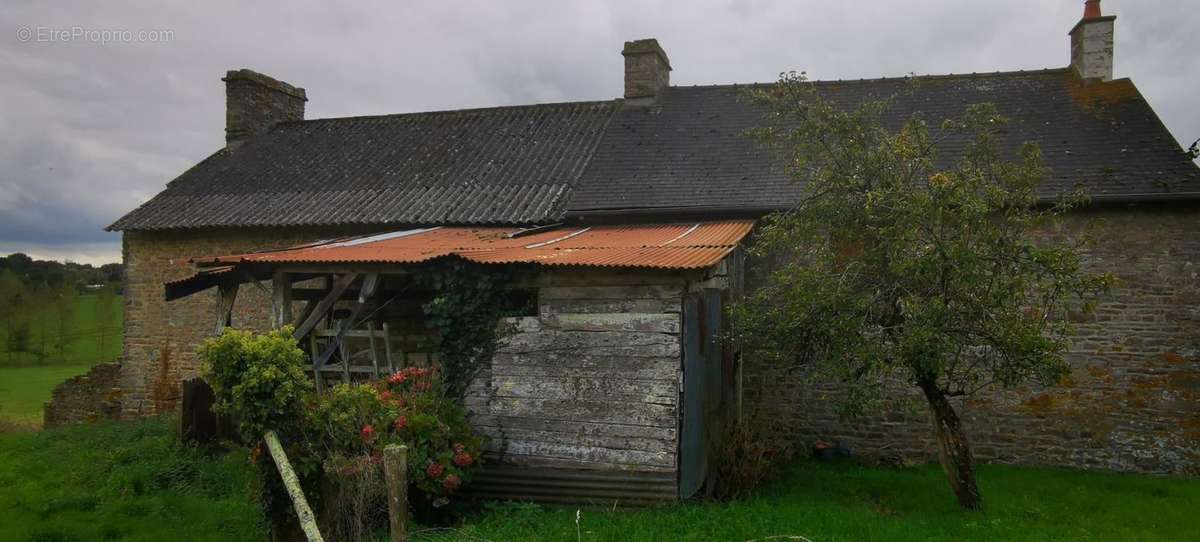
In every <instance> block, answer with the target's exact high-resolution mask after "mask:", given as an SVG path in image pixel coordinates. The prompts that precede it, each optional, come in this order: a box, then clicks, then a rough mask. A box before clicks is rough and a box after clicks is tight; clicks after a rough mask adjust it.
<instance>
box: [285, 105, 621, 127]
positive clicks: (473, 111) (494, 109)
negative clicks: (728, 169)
mask: <svg viewBox="0 0 1200 542" xmlns="http://www.w3.org/2000/svg"><path fill="white" fill-rule="evenodd" d="M618 103H619V100H589V101H577V102H545V103H534V104H520V105H498V106H490V107H468V108H464V109H439V110H434V111H412V112H408V113H382V114H375V115H352V116H348V117H324V118H319V119H304V120H292V121H286V122H280V123H278V124H276V125H275V126H276V127H281V126H297V125H305V124H318V123H329V122H339V121H353V120H376V119H392V118H396V119H399V118H420V117H430V116H442V115H485V114H491V113H503V112H509V111H522V110H532V109H548V110H568V109H586V108H589V107H614V108H615V107H616V106H617V104H618Z"/></svg>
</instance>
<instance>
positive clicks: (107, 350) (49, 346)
mask: <svg viewBox="0 0 1200 542" xmlns="http://www.w3.org/2000/svg"><path fill="white" fill-rule="evenodd" d="M78 299H79V302H78V304H77V305H76V307H75V310H74V311H73V313H72V318H71V325H70V326H68V329H67V332H66V333H65V334H62V335H60V334H59V333H58V325H57V320H56V319H55V318H54V315H53V314H50V313H49V312H45V313H39V314H34V315H31V318H30V320H31V322H32V326H31V335H32V337H31V340H30V344H31V345H32V348H31V349H32V350H38V349H39V348H40V347H41V344H42V342H41V341H42V337H43V335H44V336H45V339H46V342H45V352H46V355H45V358H43V359H40V360H39V359H38V355H37V354H36V353H30V352H9V351H7V349H5V345H7V344H8V341H7V339H8V337H7V336H6V333H5V329H4V326H0V427H2V426H4V425H6V424H5V422H7V424H9V425H12V424H15V425H17V426H20V427H37V426H40V425H41V423H42V404H43V403H45V402H46V401H48V400H50V392H52V391H53V390H54V387H55V386H57V385H58V384H59V383H60V382H62V381H63V380H66V379H68V378H71V377H72V376H75V375H80V374H83V373H86V372H87V370H88V369H89V368H91V367H92V366H93V365H95V364H97V363H101V362H105V361H112V360H115V359H117V358H118V357H119V356H120V355H121V335H122V333H123V332H124V322H123V315H124V311H122V310H121V304H122V299H121V298H120V297H119V296H118V297H115V298H110V299H112V301H111V303H112V305H110V306H109V307H108V308H107V310H105V307H102V306H101V305H102V304H101V303H99V301H100V299H102V298H101V297H100V296H97V295H81V296H79V298H78ZM60 342H62V354H61V355H60V354H59V347H58V345H59V343H60Z"/></svg>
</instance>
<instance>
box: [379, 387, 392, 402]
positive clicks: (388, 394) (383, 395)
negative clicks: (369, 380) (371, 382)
mask: <svg viewBox="0 0 1200 542" xmlns="http://www.w3.org/2000/svg"><path fill="white" fill-rule="evenodd" d="M379 398H380V399H382V400H383V401H384V402H387V401H391V400H392V392H390V391H387V390H384V392H383V393H381V394H379Z"/></svg>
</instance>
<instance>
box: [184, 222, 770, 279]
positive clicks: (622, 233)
mask: <svg viewBox="0 0 1200 542" xmlns="http://www.w3.org/2000/svg"><path fill="white" fill-rule="evenodd" d="M753 227H754V221H753V220H727V221H718V222H699V223H694V222H693V223H679V224H637V225H604V226H571V227H560V228H554V229H550V230H546V231H541V232H535V233H531V234H528V235H518V236H515V237H514V236H513V233H515V232H516V230H515V229H513V228H464V227H454V228H448V227H442V228H426V229H417V230H405V231H398V232H391V233H385V234H379V235H371V236H365V237H358V238H352V239H345V240H338V241H331V242H326V243H320V244H311V245H305V246H300V247H294V248H291V249H285V250H276V251H270V252H260V253H253V254H236V255H232V256H218V257H213V258H199V259H196V260H195V261H196V262H197V263H200V264H207V265H220V264H225V265H227V264H231V263H395V264H404V263H418V262H424V261H428V260H432V259H434V258H440V257H443V256H449V255H457V256H459V257H462V258H464V259H467V260H471V261H475V262H479V263H489V264H499V263H532V264H540V265H579V266H605V267H643V268H657V269H697V268H704V267H708V266H710V265H713V264H716V263H717V262H719V261H721V259H722V258H724V257H725V256H726V255H727V254H729V252H730V251H732V250H733V249H734V247H736V246H737V244H738V243H739V242H741V240H742V239H743V238H744V237H745V236H746V235H747V234H748V233H750V230H751V228H753Z"/></svg>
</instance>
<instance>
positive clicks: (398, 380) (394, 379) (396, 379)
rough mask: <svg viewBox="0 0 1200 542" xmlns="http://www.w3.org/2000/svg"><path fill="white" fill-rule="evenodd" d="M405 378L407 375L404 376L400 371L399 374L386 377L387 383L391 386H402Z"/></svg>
mask: <svg viewBox="0 0 1200 542" xmlns="http://www.w3.org/2000/svg"><path fill="white" fill-rule="evenodd" d="M407 378H408V375H407V374H405V373H404V371H400V372H398V373H396V374H394V375H392V376H390V377H388V382H391V383H392V384H403V383H404V380H405V379H407Z"/></svg>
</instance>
